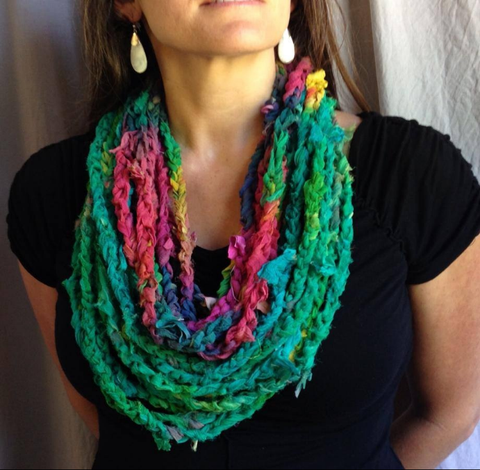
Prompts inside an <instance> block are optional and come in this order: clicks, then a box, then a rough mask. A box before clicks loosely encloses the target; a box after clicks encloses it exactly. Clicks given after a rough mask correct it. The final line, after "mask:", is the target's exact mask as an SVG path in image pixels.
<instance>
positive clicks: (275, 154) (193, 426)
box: [62, 57, 353, 451]
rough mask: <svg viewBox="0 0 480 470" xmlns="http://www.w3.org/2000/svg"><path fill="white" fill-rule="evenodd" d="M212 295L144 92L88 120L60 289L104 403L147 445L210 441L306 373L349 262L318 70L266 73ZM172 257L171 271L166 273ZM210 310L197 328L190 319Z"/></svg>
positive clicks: (179, 182) (157, 116) (328, 103)
mask: <svg viewBox="0 0 480 470" xmlns="http://www.w3.org/2000/svg"><path fill="white" fill-rule="evenodd" d="M276 71H277V73H276V79H275V82H274V86H273V89H272V95H271V97H270V99H269V100H268V101H267V102H266V103H265V104H264V106H263V107H262V108H261V112H262V113H263V114H264V115H265V118H264V131H263V134H262V137H261V140H260V142H259V144H258V146H257V149H256V151H255V153H254V155H253V156H252V158H251V162H250V165H249V168H248V172H247V174H246V176H245V179H244V183H243V186H242V188H241V190H240V193H239V196H240V202H241V224H242V230H241V232H240V233H239V234H235V235H232V236H231V237H230V244H229V248H228V258H229V259H230V264H229V266H228V267H226V268H225V269H224V270H223V271H222V277H223V280H222V282H221V283H220V286H219V288H218V290H217V296H216V297H207V296H205V295H204V294H202V292H201V290H200V288H199V287H198V286H197V284H196V283H195V271H194V263H193V261H192V251H193V249H194V247H195V241H196V236H195V233H191V232H190V229H189V223H188V214H187V206H186V187H185V181H184V179H183V176H182V174H183V172H182V160H181V152H180V147H179V145H178V144H177V143H176V141H175V139H174V138H173V136H172V134H171V132H170V128H169V123H168V115H167V110H166V108H165V106H164V102H163V100H162V99H161V97H160V94H159V91H158V89H157V88H156V87H157V85H155V86H151V87H149V89H144V90H141V91H137V92H132V93H131V94H130V96H129V97H128V98H127V99H126V100H125V102H124V103H122V105H121V106H119V108H118V109H116V110H115V111H112V112H109V113H107V114H105V115H104V116H103V117H102V118H101V120H100V121H99V122H98V125H97V127H96V135H95V138H94V140H93V142H92V144H91V146H90V150H89V155H88V158H87V168H88V174H89V180H88V184H87V197H86V199H85V203H84V205H83V209H82V211H81V213H80V215H79V218H78V219H77V220H76V223H75V243H74V248H73V254H72V269H73V271H72V274H71V277H70V278H69V279H66V280H65V281H63V283H62V284H63V286H64V287H65V289H66V291H67V292H68V295H69V298H70V303H71V307H72V312H73V316H72V320H71V324H72V326H73V328H74V330H75V338H76V341H77V343H78V345H79V347H80V349H81V351H82V354H83V355H84V356H85V358H86V359H87V360H88V362H89V364H90V367H91V369H92V372H93V376H94V380H95V383H96V384H97V385H98V386H99V387H100V389H101V391H102V393H103V395H104V397H105V399H106V402H107V403H108V405H109V406H110V407H112V408H113V409H115V410H117V411H118V412H120V413H122V414H124V415H125V416H127V417H128V418H130V419H131V420H132V421H133V422H135V423H136V424H138V425H140V426H144V427H145V428H146V429H147V430H148V431H150V433H151V434H152V436H153V439H154V442H155V444H156V446H157V448H158V449H159V450H166V451H168V450H170V449H171V441H172V439H173V440H174V441H176V442H178V443H183V442H186V441H190V444H191V447H192V449H193V450H196V448H197V444H198V442H199V441H206V440H209V439H214V438H215V437H216V436H218V435H219V434H220V433H221V432H222V431H224V430H225V429H228V428H230V427H232V426H234V425H235V424H237V423H239V422H240V421H242V420H244V419H247V418H250V417H251V416H252V415H253V413H255V411H257V410H259V409H260V408H262V406H263V405H264V404H265V402H266V401H267V400H268V399H269V398H271V397H272V396H273V395H274V394H276V393H277V392H278V391H280V390H282V389H283V388H284V387H286V386H287V385H288V384H292V383H293V384H296V388H295V395H296V396H297V397H298V396H299V393H300V390H301V388H302V387H303V388H305V386H306V382H307V381H308V380H310V379H311V377H312V367H313V366H314V364H315V355H316V353H317V350H318V348H319V346H320V344H321V343H322V341H323V340H324V339H325V338H326V337H327V336H328V334H329V331H330V325H331V323H332V320H333V316H334V313H335V311H336V310H337V309H338V308H339V307H340V305H341V303H340V301H339V297H340V296H341V294H342V292H343V291H344V289H345V285H346V282H347V278H348V275H349V264H350V263H351V261H352V257H351V244H352V239H353V223H352V216H353V206H352V181H353V177H352V175H351V174H350V170H352V168H351V167H350V165H349V163H348V161H347V158H346V157H345V154H344V153H343V151H344V150H343V146H344V144H345V143H346V142H349V141H350V139H351V138H352V136H353V128H352V130H347V131H345V130H344V129H342V128H341V127H340V126H339V125H338V124H337V123H336V120H335V117H334V110H335V107H336V104H337V101H336V100H335V99H334V98H333V97H331V96H328V94H327V93H326V88H327V85H328V82H327V81H325V71H324V70H323V69H320V70H316V71H315V70H313V67H312V62H311V60H310V58H309V57H303V58H300V59H297V60H296V61H295V62H292V63H291V64H289V65H287V66H285V65H284V64H282V63H281V62H277V63H276ZM172 259H175V260H178V262H179V265H180V273H179V275H178V276H176V275H175V273H174V270H173V269H172V265H171V261H172ZM201 308H203V309H205V308H207V309H208V314H207V316H206V317H205V318H200V315H199V314H198V313H197V312H199V311H200V310H201Z"/></svg>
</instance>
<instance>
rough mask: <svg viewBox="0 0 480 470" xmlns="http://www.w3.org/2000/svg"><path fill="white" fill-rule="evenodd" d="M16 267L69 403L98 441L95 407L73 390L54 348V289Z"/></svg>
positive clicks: (20, 265) (55, 292)
mask: <svg viewBox="0 0 480 470" xmlns="http://www.w3.org/2000/svg"><path fill="white" fill-rule="evenodd" d="M17 261H18V260H17ZM18 266H19V269H20V274H21V276H22V280H23V283H24V285H25V290H26V293H27V296H28V299H29V301H30V304H31V306H32V309H33V312H34V315H35V318H36V319H37V322H38V325H39V327H40V331H41V333H42V336H43V339H44V341H45V344H46V346H47V348H48V351H49V353H50V355H51V357H52V359H53V361H54V363H55V365H56V366H57V369H58V371H59V372H60V377H61V379H62V382H63V385H64V387H65V391H66V392H67V396H68V398H69V400H70V403H71V404H72V406H73V407H74V408H75V409H76V410H77V411H78V413H79V414H80V415H81V416H82V418H83V419H84V420H85V421H86V423H87V424H88V425H89V426H90V427H91V428H93V429H92V432H93V434H94V435H95V436H96V437H97V439H98V434H99V433H98V423H95V421H98V418H97V410H96V407H95V405H93V404H92V403H91V402H90V401H88V400H87V399H85V398H84V397H83V396H82V395H80V394H79V393H78V392H77V390H75V388H74V387H73V385H72V384H71V383H70V381H69V380H68V379H67V377H66V375H65V373H64V372H63V369H62V367H61V365H60V361H59V359H58V354H57V350H56V346H55V314H56V303H57V299H58V292H57V290H56V289H55V288H53V287H50V286H47V285H46V284H44V283H42V282H40V281H39V280H37V279H36V278H35V277H33V276H32V275H31V274H30V273H29V272H28V271H27V270H26V269H25V267H24V266H23V265H22V264H21V262H20V261H18Z"/></svg>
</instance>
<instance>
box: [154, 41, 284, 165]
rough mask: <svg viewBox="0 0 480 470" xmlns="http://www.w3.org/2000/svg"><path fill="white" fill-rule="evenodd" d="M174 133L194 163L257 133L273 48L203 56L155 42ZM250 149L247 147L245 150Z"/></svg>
mask: <svg viewBox="0 0 480 470" xmlns="http://www.w3.org/2000/svg"><path fill="white" fill-rule="evenodd" d="M154 49H155V51H156V55H157V60H158V63H159V67H160V70H161V75H162V82H163V86H164V89H165V96H166V106H167V110H168V116H169V122H170V128H171V132H172V135H173V137H174V138H175V140H176V141H177V142H178V144H179V145H180V148H181V149H182V156H183V155H185V158H188V157H187V156H188V155H190V156H194V158H195V159H197V160H198V161H197V162H196V164H201V165H203V164H205V165H211V164H212V163H222V160H224V159H225V158H227V157H228V155H232V154H234V155H238V154H242V153H244V149H245V148H251V147H252V146H254V145H255V144H256V143H258V141H259V140H260V138H261V133H262V130H263V120H264V115H263V114H262V113H261V111H260V109H261V107H262V106H263V104H264V103H265V102H266V101H267V100H268V99H269V98H270V96H271V94H272V89H273V86H274V81H275V73H276V66H275V56H274V55H273V54H272V51H271V50H267V51H265V52H264V53H260V54H255V55H252V56H244V57H236V58H233V57H230V58H227V57H215V58H213V59H212V58H202V57H199V56H198V54H197V55H194V54H192V55H189V54H186V53H185V52H184V51H182V52H181V53H179V52H178V51H174V50H172V49H169V48H165V47H164V46H161V45H158V44H154ZM247 154H248V152H247Z"/></svg>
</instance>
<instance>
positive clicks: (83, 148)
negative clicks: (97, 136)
mask: <svg viewBox="0 0 480 470" xmlns="http://www.w3.org/2000/svg"><path fill="white" fill-rule="evenodd" d="M93 138H94V131H93V130H89V131H87V132H85V133H81V134H75V135H72V136H70V137H67V138H64V139H61V140H56V141H54V142H52V143H50V144H48V145H45V146H43V147H41V148H39V149H38V150H37V151H35V152H34V153H33V154H31V155H30V156H29V157H28V158H27V159H26V160H25V162H24V163H23V165H22V167H21V168H20V170H23V168H24V167H28V168H29V169H37V168H48V169H49V170H50V171H52V172H53V174H56V173H57V172H58V171H61V170H67V169H69V168H70V169H71V170H74V169H75V167H74V166H72V164H74V163H78V162H82V161H86V157H87V155H88V150H89V148H90V144H91V142H92V141H93ZM69 164H70V165H69ZM65 165H66V166H65Z"/></svg>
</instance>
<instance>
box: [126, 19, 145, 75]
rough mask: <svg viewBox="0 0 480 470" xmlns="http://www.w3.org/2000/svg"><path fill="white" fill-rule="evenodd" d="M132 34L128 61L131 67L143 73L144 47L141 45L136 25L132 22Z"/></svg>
mask: <svg viewBox="0 0 480 470" xmlns="http://www.w3.org/2000/svg"><path fill="white" fill-rule="evenodd" d="M132 26H133V34H132V40H131V45H132V47H131V50H130V61H131V63H132V67H133V69H134V70H135V72H137V73H143V72H145V70H147V65H148V61H147V54H145V49H144V48H143V46H142V43H141V41H140V38H139V37H138V34H137V32H138V30H137V25H136V24H133V25H132Z"/></svg>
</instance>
